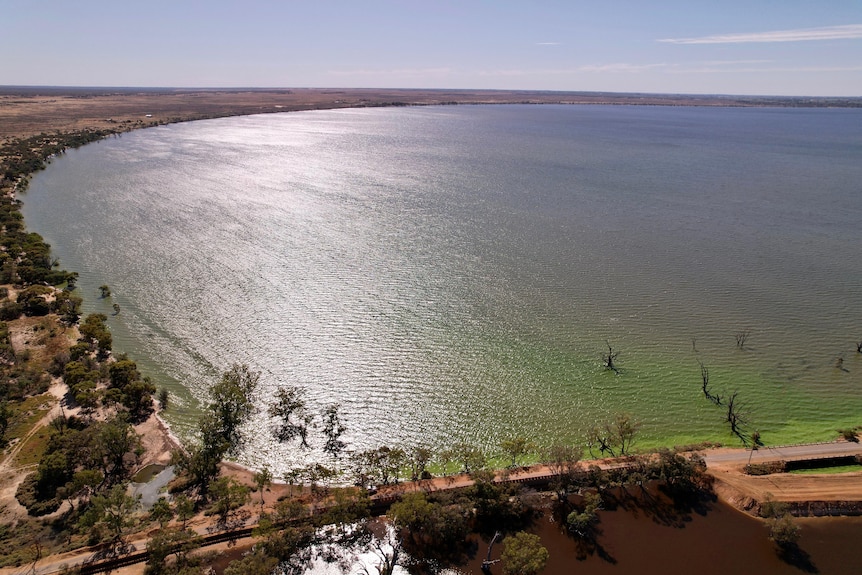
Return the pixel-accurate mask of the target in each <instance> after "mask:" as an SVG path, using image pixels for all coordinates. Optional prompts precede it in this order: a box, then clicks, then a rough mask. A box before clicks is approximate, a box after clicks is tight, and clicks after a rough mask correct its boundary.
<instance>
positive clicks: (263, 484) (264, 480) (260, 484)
mask: <svg viewBox="0 0 862 575" xmlns="http://www.w3.org/2000/svg"><path fill="white" fill-rule="evenodd" d="M252 479H253V480H254V485H255V487H257V490H258V491H259V492H260V507H261V509H262V508H263V490H264V489H266V488H267V487H269V486H270V485H272V471H270V470H269V467H266V466H264V468H263V469H261V470H260V471H258V472H257V473H255V474H254V476H253V477H252Z"/></svg>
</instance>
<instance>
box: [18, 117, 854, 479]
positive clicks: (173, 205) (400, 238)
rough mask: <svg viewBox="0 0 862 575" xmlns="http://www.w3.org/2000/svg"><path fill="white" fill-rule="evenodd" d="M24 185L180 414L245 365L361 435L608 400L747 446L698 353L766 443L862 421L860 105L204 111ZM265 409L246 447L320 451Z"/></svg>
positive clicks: (485, 438)
mask: <svg viewBox="0 0 862 575" xmlns="http://www.w3.org/2000/svg"><path fill="white" fill-rule="evenodd" d="M21 199H22V200H23V202H24V215H25V220H26V222H27V226H28V228H29V229H31V230H32V231H36V232H38V233H40V234H42V235H43V236H44V237H45V239H46V240H47V241H48V242H49V243H50V244H51V245H52V246H53V250H54V254H55V255H56V256H58V257H59V258H60V261H61V264H62V265H63V267H65V268H66V269H70V270H74V271H78V272H79V273H80V281H79V290H80V293H81V294H82V295H83V296H84V297H85V298H86V301H85V309H86V311H102V312H103V313H106V314H108V315H109V316H110V320H109V326H110V327H111V330H112V332H113V333H114V348H115V350H116V351H125V352H128V353H129V354H130V355H131V356H132V358H133V359H135V360H136V361H138V364H139V366H140V367H141V369H142V371H143V372H144V373H145V374H147V375H149V376H151V377H152V378H153V379H154V380H155V382H156V383H157V385H159V386H167V387H168V388H169V389H170V390H171V393H172V396H173V403H172V406H171V408H170V410H169V411H168V413H167V418H168V419H169V420H170V422H171V424H172V426H173V428H174V429H175V430H176V431H177V432H178V433H179V434H180V435H188V434H189V433H190V432H191V431H190V430H192V429H193V426H194V420H195V418H196V416H197V413H198V411H197V410H198V406H199V402H200V401H201V400H202V399H204V398H205V389H206V387H207V385H209V384H210V383H211V382H212V381H214V380H215V379H216V378H218V377H219V374H220V373H221V372H222V371H223V370H225V369H226V368H228V367H229V366H230V365H231V364H232V363H234V362H240V363H246V364H248V365H249V366H250V367H252V368H253V369H255V370H258V371H260V372H261V374H262V376H261V391H260V397H259V402H260V404H261V405H265V404H266V402H267V401H268V400H269V398H270V397H271V396H272V395H273V393H274V392H275V390H276V389H277V388H278V387H279V386H283V385H299V386H302V387H304V388H305V389H306V393H307V398H308V401H309V405H310V406H311V407H312V409H313V411H315V412H319V411H320V410H322V409H323V408H324V407H326V406H327V405H329V404H331V403H338V404H340V406H341V414H342V418H343V420H344V422H345V423H346V425H347V426H348V432H347V434H346V439H347V441H348V442H349V443H350V445H351V446H352V447H353V448H357V449H359V448H368V447H376V446H378V445H381V444H388V445H413V444H415V443H427V444H431V445H435V446H445V445H451V444H452V443H454V442H456V441H461V440H467V441H470V442H473V443H475V444H478V445H481V446H483V447H484V448H486V449H487V450H489V451H493V450H494V449H495V448H496V445H497V444H498V443H499V441H500V440H501V439H504V438H506V437H509V436H511V435H515V434H518V435H526V436H529V437H531V438H534V439H535V441H537V442H538V443H539V444H544V445H547V444H550V443H551V442H557V441H578V442H580V441H581V438H582V437H583V434H584V432H585V430H586V429H587V427H589V426H590V425H592V424H594V423H596V422H599V421H603V420H605V419H607V418H608V417H610V416H611V415H612V414H614V413H617V412H628V413H631V414H633V415H634V416H635V417H636V418H637V419H638V420H639V421H640V422H641V423H642V428H641V432H640V440H639V442H638V445H640V446H654V445H673V444H679V443H688V442H694V441H702V440H711V441H720V442H723V443H728V444H739V441H738V440H735V439H734V438H733V437H732V436H731V435H730V433H729V430H728V427H727V425H726V424H725V423H724V422H723V419H724V412H723V410H722V409H721V408H718V407H716V406H714V405H712V404H711V403H710V402H708V401H707V400H706V399H705V397H704V396H703V394H702V392H701V368H700V363H701V362H702V363H703V364H704V365H705V366H707V367H708V369H709V374H710V385H711V387H712V390H713V391H714V392H716V393H720V394H721V395H723V396H725V397H726V396H728V395H729V394H730V393H732V392H738V400H739V401H740V402H742V404H743V406H744V411H745V414H746V415H747V420H748V423H747V424H746V430H747V431H749V432H750V431H753V430H755V429H756V430H758V431H760V433H761V434H762V437H763V440H764V441H765V442H767V443H769V444H773V445H774V444H780V443H789V442H797V441H812V440H825V439H830V438H832V437H834V436H835V435H836V433H835V430H836V429H838V428H840V427H851V426H854V425H860V424H862V416H860V414H862V356H860V354H858V353H856V343H857V342H859V341H862V325H860V323H862V322H860V319H862V290H860V287H862V256H860V252H859V250H860V246H862V225H860V222H862V110H853V109H791V108H758V109H754V108H689V107H652V106H529V105H523V106H508V105H507V106H440V107H427V108H375V109H357V110H334V111H317V112H301V113H286V114H276V115H261V116H249V117H240V118H226V119H218V120H207V121H199V122H192V123H188V124H176V125H170V126H163V127H158V128H152V129H147V130H141V131H136V132H132V133H127V134H123V135H122V136H119V137H114V138H110V139H108V140H104V141H101V142H98V143H96V144H92V145H89V146H86V147H84V148H81V149H78V150H71V151H69V152H67V153H66V154H64V155H63V156H61V157H59V158H56V159H55V160H54V161H53V162H52V164H51V165H50V166H49V167H48V169H47V170H45V171H43V172H40V173H38V174H36V175H35V176H34V178H33V180H32V183H31V185H30V189H29V190H28V191H27V192H26V193H25V194H22V196H21ZM101 284H108V285H109V286H110V287H111V290H112V292H113V296H112V298H111V299H110V300H100V299H99V298H98V289H97V288H98V286H99V285H101ZM113 303H118V304H119V305H120V306H121V310H122V311H121V313H120V314H119V315H116V316H114V315H111V314H112V311H111V305H112V304H113ZM742 333H745V334H747V339H746V342H745V345H744V346H742V347H739V346H738V345H737V341H736V336H737V335H739V334H742ZM608 345H610V346H612V347H613V349H614V350H615V351H619V356H618V357H617V361H616V363H617V366H618V367H619V372H618V373H614V372H613V371H609V370H607V369H605V368H604V366H603V361H602V355H603V354H604V353H606V352H607V350H608ZM838 358H843V361H842V362H841V363H840V366H839V361H838ZM271 425H272V422H271V421H269V418H268V417H267V416H266V414H265V409H264V411H262V413H261V415H260V416H259V417H256V418H255V421H254V422H253V424H252V426H251V429H250V431H251V434H250V435H251V441H250V444H249V446H248V449H247V450H246V452H245V453H244V454H243V455H242V456H241V458H240V460H241V461H242V462H245V463H248V464H250V465H252V466H255V465H260V464H261V462H264V461H266V462H268V463H269V464H270V466H271V467H273V468H275V469H277V470H284V469H287V468H289V467H290V466H292V465H295V464H298V462H300V461H303V460H307V459H309V458H310V459H314V458H315V457H318V456H319V455H320V454H319V452H317V451H314V452H312V453H310V454H308V453H299V452H297V450H296V449H295V448H285V447H284V446H279V445H278V444H277V443H276V442H274V441H273V440H272V439H271V434H270V428H271Z"/></svg>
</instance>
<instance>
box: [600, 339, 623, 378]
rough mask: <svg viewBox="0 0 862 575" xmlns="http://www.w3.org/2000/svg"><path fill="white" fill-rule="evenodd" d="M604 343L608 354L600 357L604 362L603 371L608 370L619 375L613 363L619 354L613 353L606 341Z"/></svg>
mask: <svg viewBox="0 0 862 575" xmlns="http://www.w3.org/2000/svg"><path fill="white" fill-rule="evenodd" d="M605 343H607V344H608V353H606V354H605V355H603V356H602V359H604V362H605V369H610V370H611V371H613V372H614V373H619V372H620V370H619V369H617V366H616V364H615V363H614V362H615V360H616V359H617V356H618V355H619V354H620V352H618V351H614V348H612V347H611V344H610V343H609V342H608V341H605Z"/></svg>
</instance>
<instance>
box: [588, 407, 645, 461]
mask: <svg viewBox="0 0 862 575" xmlns="http://www.w3.org/2000/svg"><path fill="white" fill-rule="evenodd" d="M640 427H641V424H640V422H638V421H636V420H635V419H634V418H633V417H632V416H631V415H629V414H627V413H617V414H616V415H614V417H613V419H612V420H610V421H607V422H605V423H603V424H596V425H593V426H592V427H591V428H590V429H589V430H587V448H588V449H589V451H590V454H591V455H592V454H593V448H598V450H599V453H600V454H601V455H602V456H604V455H605V454H607V455H610V456H611V457H616V456H617V455H628V453H629V452H630V451H631V448H632V445H633V444H634V442H635V438H636V436H637V433H638V430H639V429H640Z"/></svg>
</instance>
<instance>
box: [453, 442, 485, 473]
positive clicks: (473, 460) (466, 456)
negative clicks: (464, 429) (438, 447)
mask: <svg viewBox="0 0 862 575" xmlns="http://www.w3.org/2000/svg"><path fill="white" fill-rule="evenodd" d="M452 455H453V458H454V459H455V461H457V462H459V463H460V464H461V471H462V472H464V473H473V472H474V471H479V470H480V469H484V468H485V465H486V463H487V460H486V458H485V454H484V453H482V450H481V449H479V448H478V447H476V446H475V445H472V444H469V443H466V442H463V441H462V442H459V443H456V444H455V445H453V446H452Z"/></svg>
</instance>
